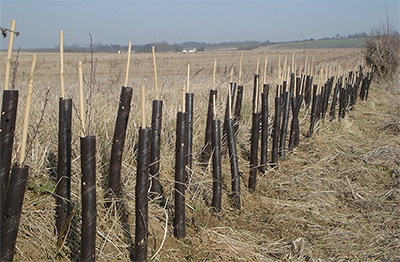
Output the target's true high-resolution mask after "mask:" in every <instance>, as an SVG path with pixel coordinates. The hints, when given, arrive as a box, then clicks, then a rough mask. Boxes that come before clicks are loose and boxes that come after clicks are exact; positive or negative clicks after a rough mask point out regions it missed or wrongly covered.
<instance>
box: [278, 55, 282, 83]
mask: <svg viewBox="0 0 400 262" xmlns="http://www.w3.org/2000/svg"><path fill="white" fill-rule="evenodd" d="M278 78H279V82H282V71H281V55H279V58H278Z"/></svg>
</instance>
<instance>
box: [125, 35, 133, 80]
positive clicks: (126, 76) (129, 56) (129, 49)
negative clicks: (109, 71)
mask: <svg viewBox="0 0 400 262" xmlns="http://www.w3.org/2000/svg"><path fill="white" fill-rule="evenodd" d="M131 48H132V42H131V41H129V46H128V60H127V61H126V73H125V85H124V86H125V87H127V86H128V77H129V65H130V63H131Z"/></svg>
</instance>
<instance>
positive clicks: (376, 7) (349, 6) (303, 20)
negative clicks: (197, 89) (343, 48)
mask: <svg viewBox="0 0 400 262" xmlns="http://www.w3.org/2000/svg"><path fill="white" fill-rule="evenodd" d="M385 5H386V8H385ZM386 10H387V12H388V17H389V19H390V23H391V26H392V27H393V29H394V30H396V31H399V23H400V22H399V13H400V2H399V1H383V0H380V1H376V0H363V1H360V0H352V1H330V0H320V1H301V0H292V1H268V0H265V1H261V0H259V1H243V0H241V1H240V0H239V1H228V0H218V1H198V0H193V1H168V0H163V1H152V0H148V1H134V0H130V1H129V0H125V1H94V0H85V1H77V0H69V1H65V0H61V1H46V0H40V1H20V0H14V1H8V0H0V16H1V19H0V22H1V24H0V26H1V27H5V28H10V20H11V19H15V20H17V26H16V30H17V31H19V32H20V33H21V35H20V36H19V37H16V38H15V40H14V48H18V47H21V48H22V49H30V48H52V47H54V46H55V45H58V44H59V31H60V30H63V31H64V44H65V45H73V44H79V45H87V44H89V43H90V38H89V33H90V34H91V35H92V36H93V41H94V43H102V44H119V45H127V44H128V42H129V41H132V43H133V44H137V45H142V44H147V43H152V42H162V41H165V42H167V43H169V44H174V43H184V42H190V41H195V42H207V43H220V42H230V41H260V42H263V41H266V40H268V41H271V42H283V41H296V40H302V39H303V38H304V39H309V38H314V39H319V38H323V37H332V36H335V35H336V34H340V35H346V36H347V35H349V34H353V33H361V32H369V31H370V29H371V28H374V27H376V26H378V25H379V24H380V23H384V24H386ZM7 46H8V38H5V39H3V38H1V41H0V49H6V48H7Z"/></svg>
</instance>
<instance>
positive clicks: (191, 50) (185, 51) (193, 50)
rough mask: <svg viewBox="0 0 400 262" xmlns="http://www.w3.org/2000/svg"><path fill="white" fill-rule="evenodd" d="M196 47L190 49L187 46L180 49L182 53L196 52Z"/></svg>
mask: <svg viewBox="0 0 400 262" xmlns="http://www.w3.org/2000/svg"><path fill="white" fill-rule="evenodd" d="M196 51H197V50H196V48H192V49H190V48H187V49H183V50H182V53H196Z"/></svg>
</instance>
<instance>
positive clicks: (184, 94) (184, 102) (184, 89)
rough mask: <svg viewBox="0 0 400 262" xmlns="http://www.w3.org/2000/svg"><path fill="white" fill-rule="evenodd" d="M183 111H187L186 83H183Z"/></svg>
mask: <svg viewBox="0 0 400 262" xmlns="http://www.w3.org/2000/svg"><path fill="white" fill-rule="evenodd" d="M182 112H183V113H185V112H186V86H185V83H183V85H182Z"/></svg>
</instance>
